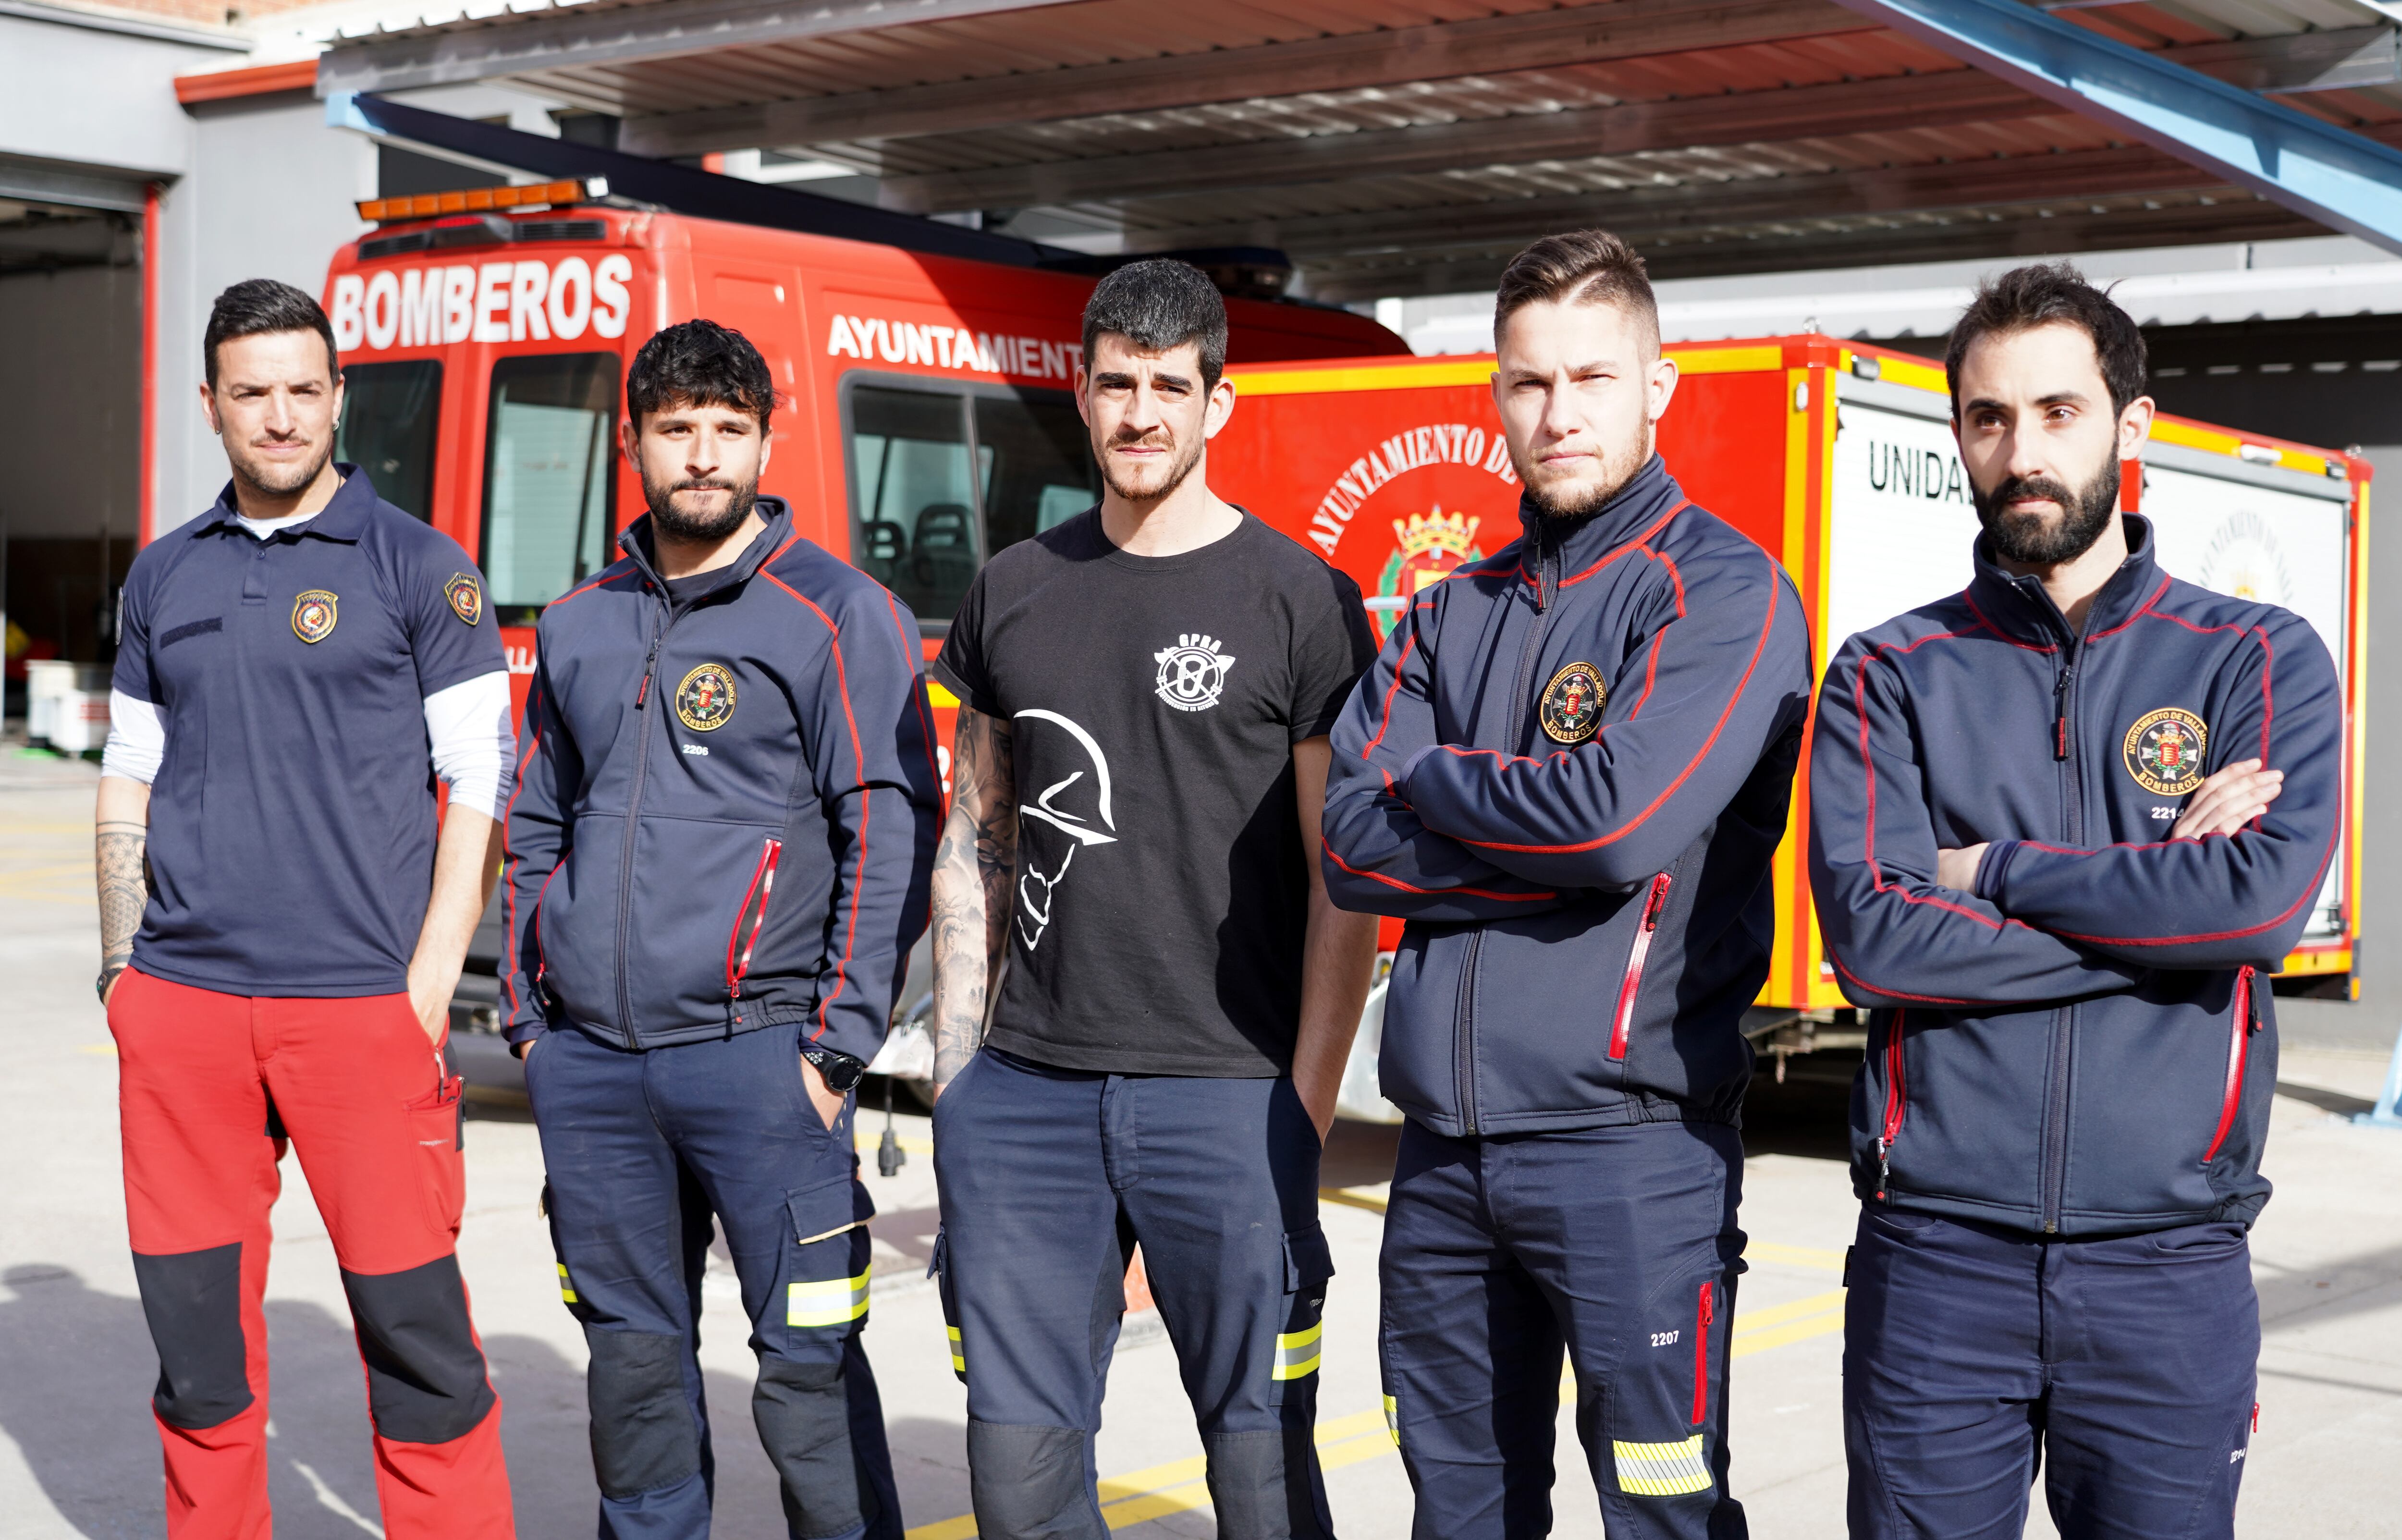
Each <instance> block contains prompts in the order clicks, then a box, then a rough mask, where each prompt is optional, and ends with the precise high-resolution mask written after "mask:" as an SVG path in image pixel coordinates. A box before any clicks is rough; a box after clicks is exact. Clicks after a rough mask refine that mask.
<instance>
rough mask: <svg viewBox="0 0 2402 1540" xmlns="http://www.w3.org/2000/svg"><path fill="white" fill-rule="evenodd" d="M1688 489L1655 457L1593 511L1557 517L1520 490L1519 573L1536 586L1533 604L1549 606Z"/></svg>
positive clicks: (1677, 503) (1682, 497) (1679, 502)
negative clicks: (1565, 585) (1562, 586)
mask: <svg viewBox="0 0 2402 1540" xmlns="http://www.w3.org/2000/svg"><path fill="white" fill-rule="evenodd" d="M1684 501H1685V494H1684V491H1683V490H1682V489H1681V488H1678V487H1677V478H1676V477H1674V476H1672V475H1670V474H1668V467H1667V466H1666V465H1665V464H1663V462H1662V461H1661V459H1660V457H1659V456H1658V455H1656V454H1655V455H1653V456H1652V457H1651V458H1650V460H1649V461H1645V462H1644V465H1643V468H1642V469H1641V470H1639V471H1637V472H1636V473H1635V475H1634V477H1633V479H1631V480H1629V481H1628V482H1627V483H1626V485H1625V486H1623V487H1621V488H1619V489H1618V490H1617V491H1616V492H1615V493H1613V494H1611V496H1610V498H1609V501H1608V502H1604V503H1603V504H1602V505H1601V506H1600V507H1598V508H1595V509H1594V511H1593V512H1591V513H1589V514H1577V515H1574V516H1570V517H1567V518H1557V517H1553V516H1548V515H1546V514H1544V513H1543V512H1541V511H1540V510H1539V508H1537V507H1536V505H1535V500H1534V496H1533V494H1532V493H1529V492H1525V491H1522V492H1520V493H1519V494H1518V528H1519V531H1520V533H1519V545H1518V571H1520V572H1521V573H1523V574H1525V578H1526V581H1527V582H1529V583H1531V584H1534V585H1535V607H1536V608H1537V609H1538V610H1547V609H1549V608H1551V605H1552V600H1553V598H1555V597H1556V596H1557V595H1558V593H1559V590H1560V584H1561V583H1562V582H1563V581H1565V580H1567V579H1568V578H1572V577H1574V576H1576V575H1577V574H1578V573H1579V572H1581V571H1585V570H1586V569H1587V568H1589V567H1591V566H1593V565H1594V563H1595V562H1598V561H1599V560H1601V558H1602V557H1606V556H1608V555H1609V553H1610V552H1612V551H1615V550H1617V549H1618V548H1619V547H1620V546H1622V545H1624V544H1625V543H1627V542H1629V541H1631V540H1635V539H1637V538H1638V537H1640V536H1641V535H1642V534H1643V533H1644V531H1645V530H1647V529H1650V527H1651V526H1652V525H1654V524H1656V523H1658V522H1660V520H1661V519H1662V518H1663V517H1664V516H1666V515H1668V514H1669V513H1671V512H1673V511H1675V510H1676V509H1677V508H1678V507H1680V506H1682V505H1683V503H1684Z"/></svg>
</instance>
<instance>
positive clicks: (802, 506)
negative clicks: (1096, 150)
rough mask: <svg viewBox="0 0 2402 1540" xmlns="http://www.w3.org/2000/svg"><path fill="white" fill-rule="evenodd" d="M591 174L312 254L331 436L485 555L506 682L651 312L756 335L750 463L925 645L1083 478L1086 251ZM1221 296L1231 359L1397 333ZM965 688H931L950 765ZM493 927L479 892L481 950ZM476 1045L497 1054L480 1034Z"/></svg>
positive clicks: (589, 512)
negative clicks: (683, 201)
mask: <svg viewBox="0 0 2402 1540" xmlns="http://www.w3.org/2000/svg"><path fill="white" fill-rule="evenodd" d="M598 190H599V189H596V188H594V187H592V186H588V185H587V183H585V182H583V181H580V180H572V181H562V182H555V183H549V184H535V185H532V186H518V187H490V188H478V189H474V190H467V191H460V192H452V193H443V194H430V195H423V196H420V197H416V198H394V199H380V200H372V201H370V202H368V203H365V204H362V205H361V207H360V212H361V214H362V216H363V217H365V218H367V219H370V220H376V221H380V223H379V225H378V227H377V228H376V229H375V230H374V231H373V232H372V233H370V234H368V235H366V236H364V237H362V238H361V239H360V240H358V241H355V242H353V243H352V244H350V245H348V246H345V247H343V248H342V249H341V250H340V251H339V252H338V253H337V254H335V256H334V259H333V263H332V266H331V268H330V270H329V271H328V273H327V275H326V280H325V288H324V305H325V310H326V314H327V315H328V316H330V317H331V318H332V320H333V323H334V333H335V341H336V344H337V346H338V349H339V350H340V352H341V355H342V361H343V373H344V378H345V382H346V387H347V389H346V395H345V400H344V405H343V411H342V420H341V425H340V433H339V437H338V446H337V455H338V458H340V459H343V460H346V461H352V462H354V463H356V464H358V465H359V466H360V467H361V468H363V469H364V470H365V471H366V474H368V476H369V477H370V478H371V479H373V481H374V482H375V485H376V489H377V490H378V491H379V492H380V493H381V494H382V495H383V496H384V497H385V498H386V499H388V500H389V501H391V502H394V503H396V504H397V505H399V506H400V507H402V508H405V509H407V511H408V512H410V513H412V514H415V515H417V516H420V517H421V518H424V519H427V520H428V521H430V522H432V523H433V524H435V526H436V527H438V528H439V529H442V530H444V531H445V532H446V533H448V534H449V535H451V536H452V537H454V538H455V539H457V540H458V541H459V543H461V544H462V545H464V546H465V547H466V548H467V551H468V553H469V554H470V555H471V556H473V557H475V558H476V562H477V563H478V565H480V566H481V567H482V569H483V571H484V575H485V581H486V584H488V587H489V593H490V602H491V606H492V611H493V613H494V615H495V616H496V617H497V618H498V620H499V621H500V624H501V626H502V638H503V639H504V643H505V644H506V646H507V649H508V657H509V667H510V670H511V672H512V673H513V674H515V675H517V676H518V679H517V681H516V683H517V698H518V704H519V705H520V706H522V704H523V702H524V679H525V676H526V675H528V674H530V673H531V671H532V669H533V645H534V634H533V629H532V627H533V623H534V620H535V618H536V617H537V616H538V615H539V614H540V613H541V612H542V608H543V606H544V605H545V604H547V603H548V602H550V601H551V600H552V599H554V598H558V597H559V595H561V594H563V593H565V592H566V591H567V590H568V589H569V588H570V587H572V586H573V585H574V584H576V583H577V582H578V581H580V580H581V579H583V578H584V577H586V576H587V575H588V574H590V573H592V572H596V571H600V570H601V568H603V567H606V566H608V565H609V564H610V563H611V562H612V561H614V560H615V559H616V554H617V553H616V538H617V533H618V531H619V530H620V529H623V528H624V527H625V525H626V524H628V522H630V521H631V520H632V519H633V518H634V517H635V516H637V515H639V514H641V513H642V508H643V503H642V483H641V480H640V478H639V477H638V476H637V475H636V474H635V473H634V472H633V470H632V469H631V468H630V467H629V466H628V465H627V463H626V461H625V459H624V457H623V456H622V455H620V454H618V453H617V452H616V450H615V447H614V446H615V443H616V437H617V423H618V420H619V417H620V414H621V413H622V412H623V411H624V409H625V388H624V380H625V373H626V368H627V365H628V364H629V363H630V362H631V360H632V358H633V354H634V351H635V350H636V349H638V348H639V347H641V346H642V341H643V340H644V339H645V338H647V337H650V336H651V334H652V333H654V332H656V330H658V329H659V328H660V327H661V326H665V325H669V324H672V323H675V322H678V321H683V320H687V319H690V318H692V317H695V316H706V317H708V318H709V319H711V320H713V321H717V322H720V323H724V324H725V325H728V326H731V327H733V328H735V329H736V330H738V331H739V332H741V333H742V334H743V335H744V336H745V337H749V338H750V339H751V340H752V342H753V343H755V344H756V345H757V346H758V348H759V351H761V353H762V354H764V355H765V356H766V361H767V364H768V367H769V369H770V370H771V371H772V373H773V375H774V378H775V383H776V391H777V394H778V402H777V410H776V413H775V416H774V419H773V424H772V428H773V435H774V445H775V452H774V458H773V460H772V461H771V462H770V464H769V467H768V470H767V473H766V476H765V477H764V478H763V479H762V482H761V486H760V489H761V490H762V491H764V492H767V493H772V494H775V495H777V496H780V497H782V498H784V499H786V500H787V501H788V502H791V504H792V505H793V508H794V515H795V517H796V519H797V524H798V529H799V530H800V532H801V533H802V534H804V535H807V536H808V538H810V539H812V540H814V541H816V542H817V543H820V544H821V545H823V546H825V547H826V548H827V549H828V550H830V551H833V552H835V554H837V555H840V556H844V557H848V558H849V560H851V561H852V562H854V563H856V564H857V565H858V566H859V567H860V568H862V569H863V570H864V571H867V572H870V573H872V574H874V576H875V577H876V578H877V580H878V581H880V582H882V583H884V584H887V585H888V586H889V587H890V588H891V589H892V590H893V592H895V593H896V594H898V595H900V596H901V598H903V599H904V600H906V601H907V603H908V604H909V606H910V608H911V609H912V610H914V611H915V612H917V614H918V619H919V622H920V624H921V626H923V628H924V631H925V645H926V649H927V655H928V656H929V657H931V656H932V654H933V652H934V651H935V649H936V648H937V647H939V645H940V643H941V639H942V637H943V634H944V632H945V630H946V627H947V626H948V623H949V620H950V617H951V614H952V612H953V611H954V610H956V609H957V608H958V605H959V599H960V598H961V597H962V596H963V595H964V594H965V593H966V591H967V585H968V582H969V580H970V579H971V578H973V576H974V575H975V571H976V569H977V568H978V567H979V566H981V565H982V564H983V562H984V560H985V558H986V557H988V556H990V555H991V554H992V553H993V552H994V551H996V550H998V549H1000V548H1001V546H1004V545H1007V544H1009V543H1012V542H1014V541H1019V540H1023V539H1026V538H1027V537H1028V536H1029V535H1033V534H1035V533H1038V532H1039V531H1041V530H1043V529H1049V528H1051V527H1052V526H1053V525H1055V524H1057V523H1059V522H1062V521H1064V520H1065V519H1068V518H1070V517H1071V516H1074V515H1076V514H1078V513H1080V512H1082V511H1083V510H1084V509H1085V508H1086V507H1088V506H1090V505H1091V504H1092V502H1093V501H1094V499H1095V498H1096V497H1097V496H1098V489H1099V482H1098V479H1097V476H1098V473H1097V471H1096V469H1095V467H1094V464H1093V458H1092V454H1091V452H1090V450H1089V448H1088V447H1087V441H1086V437H1085V433H1084V426H1083V424H1082V422H1081V420H1080V419H1078V417H1077V415H1076V408H1075V404H1074V402H1073V400H1072V398H1071V396H1070V383H1071V381H1072V379H1073V378H1074V375H1075V370H1076V364H1077V362H1078V360H1079V357H1080V355H1081V336H1082V316H1083V310H1084V301H1085V298H1086V297H1087V296H1089V295H1090V294H1091V292H1092V288H1093V284H1094V282H1096V280H1095V279H1093V278H1092V277H1090V276H1079V275H1077V274H1074V273H1063V272H1056V271H1043V270H1041V269H1039V268H1029V267H1007V266H1001V265H998V264H995V263H987V262H979V261H973V260H967V259H963V258H959V257H956V256H946V255H938V254H925V253H918V252H910V251H905V250H902V249H900V248H897V247H893V246H887V245H877V244H869V243H865V242H862V241H848V240H837V239H832V238H828V237H823V236H816V235H808V234H802V233H796V232H794V231H791V230H781V229H772V228H762V227H753V226H747V225H740V224H734V223H727V222H722V221H716V220H707V219H697V218H691V217H687V216H684V215H681V214H676V213H662V212H656V211H652V210H645V209H641V208H628V207H623V206H618V205H617V204H614V203H609V202H600V201H592V200H590V195H592V194H593V193H594V192H596V191H598ZM953 233H958V232H953ZM1227 312H1228V319H1229V322H1230V323H1231V336H1230V339H1229V347H1228V354H1229V358H1230V361H1232V362H1234V363H1236V364H1270V363H1275V362H1277V361H1281V360H1296V359H1315V358H1330V357H1350V356H1354V355H1360V354H1395V353H1401V354H1405V353H1406V352H1407V351H1408V350H1407V348H1406V346H1405V345H1404V344H1403V343H1402V342H1401V339H1400V338H1398V337H1394V336H1393V334H1392V333H1390V332H1388V331H1387V330H1386V329H1385V328H1383V327H1382V326H1379V325H1377V324H1376V323H1374V322H1373V321H1371V320H1368V319H1366V318H1364V317H1361V316H1358V315H1354V314H1352V313H1351V312H1349V311H1346V310H1341V309H1331V308H1328V307H1323V306H1314V305H1308V304H1302V303H1292V302H1285V301H1276V300H1265V299H1258V298H1233V299H1230V300H1229V301H1228V304H1227ZM957 704H958V703H957V702H956V701H955V700H953V699H952V698H951V697H950V695H949V694H948V693H947V692H945V691H941V690H939V689H938V690H937V691H936V692H935V705H936V708H937V715H938V722H937V725H938V728H939V730H940V735H941V737H942V739H943V742H944V748H943V749H942V750H941V753H942V763H943V768H944V770H945V772H946V775H947V773H948V769H949V759H950V750H949V748H948V739H949V728H950V721H951V715H952V711H953V709H954V708H956V707H957ZM499 946H500V937H499V932H498V928H497V922H496V921H494V920H493V919H492V918H491V916H490V915H488V916H487V923H486V926H485V929H484V931H483V933H482V935H481V936H480V937H479V939H478V942H477V944H476V948H475V951H474V954H473V955H472V956H471V959H470V962H471V968H473V969H490V967H492V966H493V965H494V964H495V963H496V961H497V958H498V956H499ZM925 974H926V969H925V966H924V962H923V959H922V958H920V959H919V960H918V965H917V966H916V967H915V968H914V969H913V971H912V979H911V983H910V986H909V988H908V989H907V990H906V991H905V995H906V1000H905V1002H904V1011H905V1010H907V1009H909V1008H910V1007H911V1006H915V1007H918V1008H922V1006H923V1005H924V1003H925V1000H924V997H925ZM490 993H491V992H490V981H489V979H488V978H486V977H484V976H483V974H482V973H481V972H477V973H476V974H474V975H473V976H471V977H470V979H469V980H468V981H467V983H466V984H465V985H463V986H462V998H461V1001H460V1003H459V1005H458V1006H457V1007H455V1008H454V1011H453V1014H454V1017H456V1018H458V1019H459V1020H460V1022H461V1024H462V1025H474V1024H482V1023H488V1022H489V1021H490ZM478 995H481V996H482V998H480V999H479V998H477V996H478ZM921 1043H922V1039H921V1038H917V1037H915V1036H913V1035H911V1034H904V1036H903V1040H902V1041H901V1042H899V1043H897V1044H896V1045H895V1046H896V1052H895V1053H894V1054H893V1055H890V1057H891V1058H892V1061H893V1063H892V1065H891V1066H888V1067H898V1068H900V1069H902V1070H904V1071H911V1070H916V1071H919V1072H920V1073H922V1068H923V1066H919V1065H918V1063H917V1062H916V1061H917V1060H918V1059H920V1058H927V1059H928V1064H929V1065H930V1063H931V1060H930V1058H928V1055H927V1054H924V1053H920V1052H918V1048H919V1047H920V1046H921ZM496 1044H497V1039H491V1040H490V1042H489V1043H486V1044H480V1045H479V1044H475V1043H472V1042H468V1043H462V1051H466V1052H472V1051H474V1050H475V1049H476V1048H479V1047H490V1046H496ZM488 1060H490V1061H492V1062H490V1063H488V1062H487V1061H488ZM471 1069H474V1070H481V1071H483V1072H484V1078H486V1079H499V1080H502V1081H504V1082H505V1081H509V1080H512V1079H514V1065H513V1064H512V1063H510V1062H508V1061H506V1060H505V1059H498V1060H494V1059H493V1056H492V1055H491V1054H489V1053H476V1056H475V1059H474V1064H473V1066H471Z"/></svg>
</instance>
